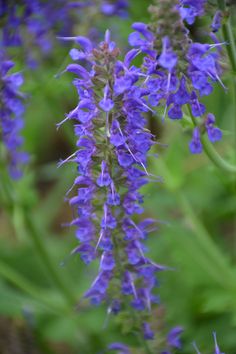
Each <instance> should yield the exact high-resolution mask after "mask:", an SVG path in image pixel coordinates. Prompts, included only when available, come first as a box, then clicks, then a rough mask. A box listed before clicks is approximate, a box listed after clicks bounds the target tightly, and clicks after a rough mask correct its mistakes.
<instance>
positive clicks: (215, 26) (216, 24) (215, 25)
mask: <svg viewBox="0 0 236 354" xmlns="http://www.w3.org/2000/svg"><path fill="white" fill-rule="evenodd" d="M221 20H222V13H221V11H219V10H218V11H216V13H215V15H214V17H213V21H212V23H211V29H212V32H218V30H219V29H220V27H221Z"/></svg>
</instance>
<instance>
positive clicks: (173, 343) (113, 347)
mask: <svg viewBox="0 0 236 354" xmlns="http://www.w3.org/2000/svg"><path fill="white" fill-rule="evenodd" d="M181 332H182V329H181V328H180V327H176V328H173V330H171V331H170V333H169V334H168V336H167V343H168V346H169V348H170V349H167V350H164V351H161V352H160V354H171V351H170V350H171V348H173V349H181V343H180V339H179V335H180V333H181ZM213 337H214V342H215V348H214V354H224V353H223V352H221V350H220V348H219V346H218V343H217V339H216V333H215V332H214V333H213ZM193 346H194V349H195V350H196V353H197V354H201V353H200V351H199V350H198V348H197V346H196V344H195V343H194V344H193ZM108 349H109V350H110V351H116V352H117V354H132V352H133V351H132V349H130V348H129V347H128V346H127V345H125V344H123V343H118V342H117V343H112V344H110V345H109V346H108Z"/></svg>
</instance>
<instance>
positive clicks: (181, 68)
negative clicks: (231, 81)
mask: <svg viewBox="0 0 236 354" xmlns="http://www.w3.org/2000/svg"><path fill="white" fill-rule="evenodd" d="M204 3H205V1H177V0H176V1H174V2H173V1H158V3H157V2H156V5H153V6H151V7H150V12H151V14H152V22H151V24H150V25H146V24H144V23H134V24H133V25H132V28H133V29H134V30H135V32H133V33H131V35H130V37H129V43H130V45H131V46H133V47H135V48H137V50H139V51H140V52H142V53H144V60H143V75H145V76H146V86H147V88H148V89H149V90H150V94H149V96H148V102H149V104H150V105H151V106H153V107H164V113H163V119H164V118H165V116H166V115H168V116H169V118H170V119H173V120H176V119H177V120H178V119H182V118H183V115H184V109H185V107H186V105H187V106H188V107H189V109H190V111H191V115H192V116H193V117H196V118H198V119H199V125H200V128H202V127H204V125H205V124H206V126H205V128H206V129H200V131H205V130H207V133H208V137H209V140H210V141H211V142H212V143H214V142H215V141H217V140H220V138H221V135H222V134H221V132H220V130H219V128H215V127H214V130H213V128H212V124H211V123H210V125H207V123H206V121H207V120H208V118H204V115H205V113H206V108H205V106H204V105H203V104H202V103H201V102H200V100H201V97H202V96H207V95H210V94H211V92H212V90H213V83H214V82H219V83H220V84H221V85H222V86H223V87H224V85H223V83H222V81H221V79H220V74H221V68H220V65H219V59H220V51H218V50H215V48H217V49H218V47H219V46H221V45H222V43H214V44H206V43H204V44H203V43H197V42H193V41H192V40H191V39H190V37H189V35H188V32H189V31H188V29H187V28H186V26H185V24H184V22H183V19H185V20H187V19H189V18H190V16H192V20H191V21H193V20H194V18H195V16H199V15H202V14H203V7H204V6H203V5H204ZM186 6H187V7H186ZM183 13H184V14H185V15H184V16H183ZM187 14H188V15H187ZM191 14H192V15H191ZM187 22H188V23H190V19H189V21H187ZM224 88H225V87H224ZM201 126H202V127H201ZM211 133H212V134H211ZM195 135H196V134H195ZM213 135H214V136H215V137H216V138H214V137H213ZM191 145H192V144H190V150H191V151H192V152H194V153H200V152H201V148H200V144H198V145H199V146H198V148H197V149H191ZM193 150H194V151H193Z"/></svg>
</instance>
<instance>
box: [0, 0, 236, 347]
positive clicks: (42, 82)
mask: <svg viewBox="0 0 236 354" xmlns="http://www.w3.org/2000/svg"><path fill="white" fill-rule="evenodd" d="M94 3H96V7H94V6H91V7H81V8H79V9H78V8H77V7H75V8H74V9H73V16H72V17H73V21H72V20H71V21H72V22H70V23H69V24H70V26H69V29H68V32H70V33H68V35H71V33H73V34H74V35H75V34H77V35H86V34H88V33H90V36H93V38H94V40H102V37H103V33H104V31H105V30H106V29H107V28H110V29H111V31H112V36H113V39H114V40H115V41H117V43H118V44H119V46H120V47H121V49H122V51H125V49H126V48H127V38H128V34H129V33H130V26H131V24H132V23H133V22H135V21H139V22H148V13H147V6H148V5H149V3H150V2H149V1H147V0H146V1H141V0H129V2H128V3H129V6H128V8H126V9H125V11H124V12H122V13H119V14H117V13H116V14H107V13H106V11H105V12H104V11H102V10H101V5H102V2H101V1H100V2H99V1H98V2H94ZM111 3H112V1H111ZM61 4H63V2H61V3H60V2H59V5H60V6H62V5H61ZM63 21H64V20H63ZM91 24H92V25H93V28H90V26H91ZM59 25H60V23H59ZM202 25H205V24H204V23H199V22H197V23H196V24H195V25H194V28H192V29H191V31H192V33H193V36H195V37H196V38H199V37H201V36H202V35H205V34H204V33H202V32H201V29H199V28H201V26H202ZM57 26H58V24H57ZM67 28H68V27H65V30H64V33H63V34H64V35H67ZM56 33H57V29H56V28H55V29H54V28H51V30H50V39H51V41H52V48H51V50H50V51H48V52H47V53H45V52H44V53H42V50H41V48H39V47H37V45H34V44H30V45H28V46H26V47H24V48H22V47H20V48H19V47H12V48H9V50H8V52H9V53H10V55H11V57H12V58H13V60H14V61H15V62H16V63H17V66H16V69H17V70H20V71H23V73H24V77H25V84H24V86H23V90H24V92H25V93H26V94H27V95H28V97H27V100H26V104H27V108H26V124H25V129H24V132H23V134H24V138H25V144H24V149H25V150H27V151H28V152H29V153H30V155H31V161H30V164H29V165H28V166H26V167H25V170H24V176H23V178H22V179H21V180H19V181H17V182H12V181H11V180H10V179H9V178H8V177H7V172H6V169H5V167H4V166H3V164H1V166H0V173H1V181H0V184H1V188H0V202H1V204H0V208H1V209H0V353H1V354H41V353H46V354H47V353H48V354H60V353H63V354H64V353H67V354H93V353H94V354H96V353H103V352H104V350H105V348H106V347H107V345H108V344H109V343H111V342H112V341H124V342H126V343H130V344H131V345H132V346H134V347H135V346H137V343H136V342H135V340H134V338H133V337H132V336H128V335H127V334H126V333H125V329H124V328H123V326H122V324H121V320H119V319H116V318H114V317H109V316H107V314H106V308H105V307H102V306H101V307H99V308H94V307H90V306H89V304H88V303H87V302H86V301H82V300H81V298H82V296H83V293H84V291H85V290H86V289H87V288H88V286H89V284H90V283H91V281H92V280H93V278H94V276H95V274H96V271H97V265H96V264H93V265H90V266H89V267H86V266H85V265H84V264H83V263H82V262H81V260H80V258H79V255H76V254H75V255H71V251H72V250H73V248H74V247H75V246H76V245H77V241H76V240H75V237H74V231H73V228H69V227H67V226H65V225H66V224H67V223H69V222H70V221H71V219H72V216H73V215H72V211H71V209H70V208H69V207H68V205H67V202H66V200H65V194H66V192H67V190H68V189H69V188H70V187H71V185H72V183H73V180H74V178H75V176H76V166H75V165H73V164H66V165H63V166H62V167H60V168H57V164H58V162H59V160H60V159H64V158H66V157H67V156H69V155H70V154H71V153H73V152H74V151H75V138H74V134H73V125H72V123H70V122H68V123H67V124H65V125H63V126H62V127H61V128H60V129H59V130H57V129H56V124H57V123H58V122H60V121H61V120H63V119H64V116H65V113H67V112H69V111H70V110H71V109H72V108H74V107H75V105H76V101H77V94H76V91H75V89H74V87H73V86H72V84H71V81H72V76H71V75H70V74H63V75H58V74H60V73H61V72H62V71H63V70H64V69H65V67H66V65H67V64H68V63H69V62H70V57H69V55H68V53H69V50H70V49H71V48H72V45H73V43H65V42H62V41H60V40H57V39H56V38H55V36H56ZM29 54H30V58H31V59H32V62H31V63H33V65H31V68H29V67H27V66H26V65H25V57H26V56H27V58H29ZM222 61H223V66H224V69H226V70H225V75H224V77H223V78H224V79H223V80H224V83H225V85H226V86H227V87H228V91H227V92H224V90H223V89H222V88H221V87H219V86H218V85H215V90H214V93H213V94H212V95H211V96H210V97H209V98H207V99H205V102H204V103H206V105H207V108H208V111H210V112H213V113H214V114H215V116H216V119H217V123H218V126H220V127H221V128H222V130H223V131H224V138H223V139H222V142H221V143H219V144H218V145H217V149H218V151H219V152H220V153H221V154H222V155H223V156H224V157H225V158H226V159H233V158H234V157H235V148H236V145H235V142H234V139H233V138H234V134H233V131H234V130H235V126H234V119H235V115H236V114H235V100H234V92H233V88H232V82H231V75H230V74H227V63H226V58H225V57H224V56H223V59H222ZM148 119H149V122H150V128H151V130H152V132H153V133H154V134H155V135H157V137H158V141H159V142H160V144H158V145H157V146H156V147H155V151H154V152H155V153H156V154H158V158H155V157H152V158H150V162H149V170H150V171H151V172H152V173H154V174H156V175H158V176H161V177H162V179H163V182H160V183H151V184H149V185H148V186H145V188H143V194H145V208H146V215H147V216H148V217H152V218H156V219H158V220H159V221H160V222H159V229H158V230H157V231H155V232H153V233H152V234H151V235H150V237H149V241H148V246H149V249H150V256H151V257H152V258H153V260H154V261H155V262H157V263H161V264H165V265H168V266H170V267H172V268H173V270H171V271H165V272H162V273H161V274H160V276H159V284H160V289H159V292H160V298H161V304H160V305H159V307H158V310H157V312H156V314H154V322H155V323H154V326H156V328H158V330H160V333H162V331H163V333H165V332H166V331H168V329H170V328H171V326H176V325H180V326H182V327H183V328H184V332H183V335H182V341H183V350H182V351H181V353H186V354H189V353H191V352H193V351H194V350H193V348H192V342H193V341H196V342H197V343H198V346H199V348H200V349H201V351H202V353H205V354H208V353H211V352H212V348H213V339H212V332H213V331H216V332H217V338H218V342H219V343H220V346H221V348H222V349H223V350H224V352H225V353H228V354H235V353H236V335H235V333H236V269H235V264H236V214H235V211H236V178H235V176H232V175H227V174H225V173H224V172H221V171H220V170H218V169H217V168H216V167H215V166H213V165H212V163H211V162H210V161H209V159H208V158H207V157H206V156H205V155H204V154H201V155H198V156H193V155H190V153H189V151H188V142H189V140H190V138H191V130H189V128H188V126H185V125H184V124H183V126H180V124H179V122H177V123H175V122H173V121H168V119H166V121H165V123H164V124H162V123H161V120H160V119H158V118H157V117H151V116H149V117H148ZM42 245H43V247H42ZM45 250H46V254H45ZM49 269H50V271H49ZM52 274H54V276H53V277H52V276H51V275H52ZM75 302H76V303H77V305H76V306H74V303H75ZM72 304H73V305H72ZM137 353H138V349H137Z"/></svg>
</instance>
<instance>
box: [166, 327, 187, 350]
mask: <svg viewBox="0 0 236 354" xmlns="http://www.w3.org/2000/svg"><path fill="white" fill-rule="evenodd" d="M182 332H183V328H182V327H174V328H173V329H172V330H171V331H170V332H169V333H168V335H167V342H168V344H169V346H171V347H173V348H177V349H180V348H181V342H180V338H179V336H180V334H181V333H182Z"/></svg>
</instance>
